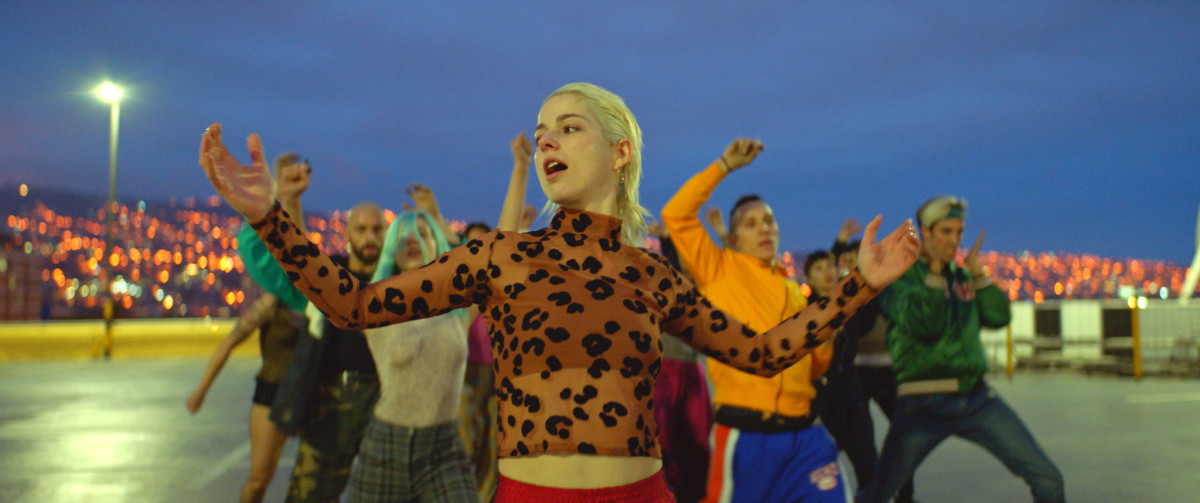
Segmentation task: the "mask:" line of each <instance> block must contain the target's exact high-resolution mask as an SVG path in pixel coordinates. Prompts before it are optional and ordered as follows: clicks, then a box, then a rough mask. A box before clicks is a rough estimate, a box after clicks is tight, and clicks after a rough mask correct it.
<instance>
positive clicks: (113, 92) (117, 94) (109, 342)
mask: <svg viewBox="0 0 1200 503" xmlns="http://www.w3.org/2000/svg"><path fill="white" fill-rule="evenodd" d="M95 93H96V97H98V98H100V100H101V101H103V102H105V103H109V104H111V105H112V107H111V113H110V115H109V128H108V208H107V210H106V211H105V212H104V218H105V220H107V222H108V232H107V233H105V235H104V253H106V254H110V255H111V254H112V252H113V234H114V233H115V230H116V229H115V226H116V221H115V220H114V216H115V214H116V213H117V133H118V131H119V130H120V122H121V98H122V97H123V96H124V95H125V91H123V90H122V89H121V88H120V87H118V86H117V85H116V84H113V83H112V82H105V83H104V84H102V85H101V86H100V87H97V88H96V91H95ZM104 270H105V275H104V282H105V288H104V292H105V294H104V340H103V341H102V344H103V348H102V353H103V355H104V358H106V359H107V358H110V357H111V356H112V346H113V337H112V325H113V293H112V282H113V270H112V262H111V261H109V260H105V261H104Z"/></svg>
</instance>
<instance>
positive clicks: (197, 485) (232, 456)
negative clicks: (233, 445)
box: [192, 440, 250, 489]
mask: <svg viewBox="0 0 1200 503" xmlns="http://www.w3.org/2000/svg"><path fill="white" fill-rule="evenodd" d="M249 456H250V441H249V440H247V441H245V442H243V443H242V445H240V446H238V448H237V449H234V450H233V451H232V452H230V453H229V454H226V455H225V457H224V458H221V460H220V461H218V462H217V464H215V465H213V467H212V468H209V469H208V471H206V472H204V473H203V474H201V475H200V476H199V477H197V478H196V479H195V480H193V481H192V487H193V488H194V489H202V488H204V487H205V486H207V485H208V484H210V483H212V481H214V480H217V477H220V476H221V475H222V474H224V473H225V472H227V471H229V469H230V468H233V467H234V466H235V465H237V464H238V463H241V462H242V460H245V459H247V458H248V457H249Z"/></svg>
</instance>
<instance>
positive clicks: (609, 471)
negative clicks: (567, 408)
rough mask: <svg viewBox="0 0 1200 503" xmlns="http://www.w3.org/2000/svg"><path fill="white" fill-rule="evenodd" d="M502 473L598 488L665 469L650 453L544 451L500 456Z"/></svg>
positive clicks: (540, 482) (526, 480) (531, 480)
mask: <svg viewBox="0 0 1200 503" xmlns="http://www.w3.org/2000/svg"><path fill="white" fill-rule="evenodd" d="M497 468H498V469H499V470H500V474H501V475H503V476H505V477H508V478H510V479H513V480H516V481H518V482H524V483H526V484H533V485H539V486H544V487H557V488H562V489H596V488H600V487H614V486H623V485H626V484H632V483H634V482H638V481H640V480H644V479H646V478H648V477H650V476H651V475H654V474H655V473H658V472H659V471H660V470H662V460H661V459H657V458H648V457H629V456H595V455H590V454H570V453H543V454H536V455H533V456H522V457H518V458H500V462H499V465H498V467H497Z"/></svg>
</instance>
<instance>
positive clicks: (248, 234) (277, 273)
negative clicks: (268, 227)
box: [237, 223, 308, 313]
mask: <svg viewBox="0 0 1200 503" xmlns="http://www.w3.org/2000/svg"><path fill="white" fill-rule="evenodd" d="M237 242H238V247H237V250H238V253H239V254H241V255H242V263H243V264H245V266H246V272H247V273H248V274H250V277H251V278H254V281H255V282H256V283H258V286H260V287H262V289H263V290H265V291H267V292H270V293H272V294H274V295H275V296H276V297H279V300H280V301H282V302H283V303H284V305H286V306H288V307H289V308H291V309H292V310H293V311H296V312H299V313H303V312H304V309H305V307H306V306H308V299H306V298H304V294H302V293H300V290H297V289H296V287H295V286H294V285H292V281H291V280H290V279H288V276H287V273H285V272H283V268H282V267H280V266H279V263H278V262H276V261H275V257H274V256H272V255H271V251H270V250H267V245H266V244H264V243H263V242H262V240H261V239H259V238H258V234H255V233H254V229H251V228H250V224H247V223H243V224H242V230H240V231H238V233H237Z"/></svg>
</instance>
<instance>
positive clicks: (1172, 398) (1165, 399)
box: [1125, 391, 1200, 403]
mask: <svg viewBox="0 0 1200 503" xmlns="http://www.w3.org/2000/svg"><path fill="white" fill-rule="evenodd" d="M1125 401H1127V402H1129V403H1174V402H1200V392H1198V391H1181V392H1176V393H1146V394H1141V395H1128V396H1126V397H1125Z"/></svg>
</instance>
